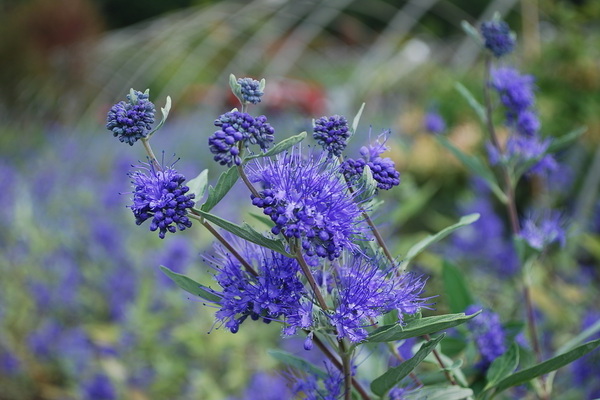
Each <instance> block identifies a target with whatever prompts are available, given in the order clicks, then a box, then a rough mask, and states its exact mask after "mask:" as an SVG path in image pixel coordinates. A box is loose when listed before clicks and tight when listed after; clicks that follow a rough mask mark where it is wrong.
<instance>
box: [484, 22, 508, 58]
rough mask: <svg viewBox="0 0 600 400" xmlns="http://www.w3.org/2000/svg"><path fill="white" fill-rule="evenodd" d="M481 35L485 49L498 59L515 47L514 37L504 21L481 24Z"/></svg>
mask: <svg viewBox="0 0 600 400" xmlns="http://www.w3.org/2000/svg"><path fill="white" fill-rule="evenodd" d="M481 34H482V36H483V39H484V45H485V47H486V48H487V49H488V50H490V51H491V52H492V54H494V55H495V56H496V57H498V58H499V57H502V56H504V55H506V54H509V53H511V52H512V51H513V49H514V47H515V38H514V35H513V34H512V33H511V32H510V28H509V26H508V24H507V23H506V22H504V21H499V20H492V21H486V22H484V23H482V24H481Z"/></svg>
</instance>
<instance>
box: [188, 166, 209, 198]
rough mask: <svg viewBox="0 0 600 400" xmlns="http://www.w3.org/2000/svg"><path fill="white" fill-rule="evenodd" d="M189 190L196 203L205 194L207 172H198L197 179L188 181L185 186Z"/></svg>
mask: <svg viewBox="0 0 600 400" xmlns="http://www.w3.org/2000/svg"><path fill="white" fill-rule="evenodd" d="M186 186H187V187H189V188H190V193H193V194H194V196H195V199H196V201H199V200H200V199H201V198H202V197H203V196H204V193H205V192H206V188H207V186H208V170H207V169H205V170H204V171H202V172H200V173H199V174H198V176H197V177H195V178H194V179H192V180H189V181H188V182H187V184H186Z"/></svg>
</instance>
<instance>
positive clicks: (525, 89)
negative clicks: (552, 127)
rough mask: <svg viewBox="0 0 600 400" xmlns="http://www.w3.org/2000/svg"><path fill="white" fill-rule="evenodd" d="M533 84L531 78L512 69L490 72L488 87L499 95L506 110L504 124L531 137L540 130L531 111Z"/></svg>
mask: <svg viewBox="0 0 600 400" xmlns="http://www.w3.org/2000/svg"><path fill="white" fill-rule="evenodd" d="M533 83H534V78H533V76H531V75H522V74H521V73H520V72H519V71H518V70H517V69H515V68H512V67H500V68H496V69H494V70H492V75H491V81H490V85H491V87H492V88H494V89H495V90H496V91H497V92H498V94H499V95H500V101H501V102H502V104H503V105H504V107H505V109H506V122H507V124H508V125H509V126H514V127H515V128H516V129H517V131H518V132H519V133H522V134H524V135H532V134H534V133H536V132H537V131H538V130H539V128H540V124H539V120H538V119H537V115H536V114H535V112H534V111H533V106H534V103H535V93H534V84H533ZM523 114H524V115H523Z"/></svg>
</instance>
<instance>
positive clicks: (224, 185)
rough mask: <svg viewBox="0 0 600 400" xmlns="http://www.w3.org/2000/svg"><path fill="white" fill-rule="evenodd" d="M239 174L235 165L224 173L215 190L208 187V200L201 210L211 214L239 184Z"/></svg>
mask: <svg viewBox="0 0 600 400" xmlns="http://www.w3.org/2000/svg"><path fill="white" fill-rule="evenodd" d="M239 176H240V175H239V173H238V170H237V167H236V166H235V165H234V166H232V167H231V168H229V169H228V170H227V171H225V172H223V173H222V174H221V176H219V180H218V181H217V186H215V187H214V188H213V187H212V186H209V187H208V198H207V199H206V202H205V203H204V204H202V206H201V207H200V209H201V210H202V211H206V212H209V211H210V210H212V209H213V207H214V206H216V205H217V204H218V203H219V201H221V199H223V197H225V195H226V194H227V192H229V190H231V188H232V187H233V185H234V184H235V183H236V182H237V180H238V178H239Z"/></svg>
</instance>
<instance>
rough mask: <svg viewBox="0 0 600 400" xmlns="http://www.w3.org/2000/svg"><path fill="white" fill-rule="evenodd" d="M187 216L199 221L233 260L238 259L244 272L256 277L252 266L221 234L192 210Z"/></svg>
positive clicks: (256, 274)
mask: <svg viewBox="0 0 600 400" xmlns="http://www.w3.org/2000/svg"><path fill="white" fill-rule="evenodd" d="M189 216H190V218H194V219H196V220H198V221H200V223H201V224H202V226H204V227H205V228H206V229H207V230H208V231H209V232H210V233H211V234H212V235H213V236H214V237H215V238H216V239H217V240H218V241H219V242H221V244H222V245H223V246H225V248H227V250H229V252H230V253H231V254H233V256H234V257H235V258H237V259H238V261H239V262H240V263H241V264H242V266H243V267H244V268H245V269H246V271H248V272H249V273H250V274H252V275H254V276H258V273H257V272H256V270H255V269H254V268H252V265H250V264H249V263H248V261H246V260H245V259H244V257H242V256H241V254H240V253H238V252H237V250H236V249H235V248H233V246H232V245H231V244H230V243H229V242H228V241H227V240H226V239H225V238H224V237H223V236H221V234H220V233H219V232H218V231H217V230H216V229H215V228H213V227H212V225H210V224H209V223H208V222H207V221H206V220H205V219H204V218H202V217H201V216H200V215H198V214H196V213H194V211H193V210H192V212H191V213H190V214H189Z"/></svg>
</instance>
